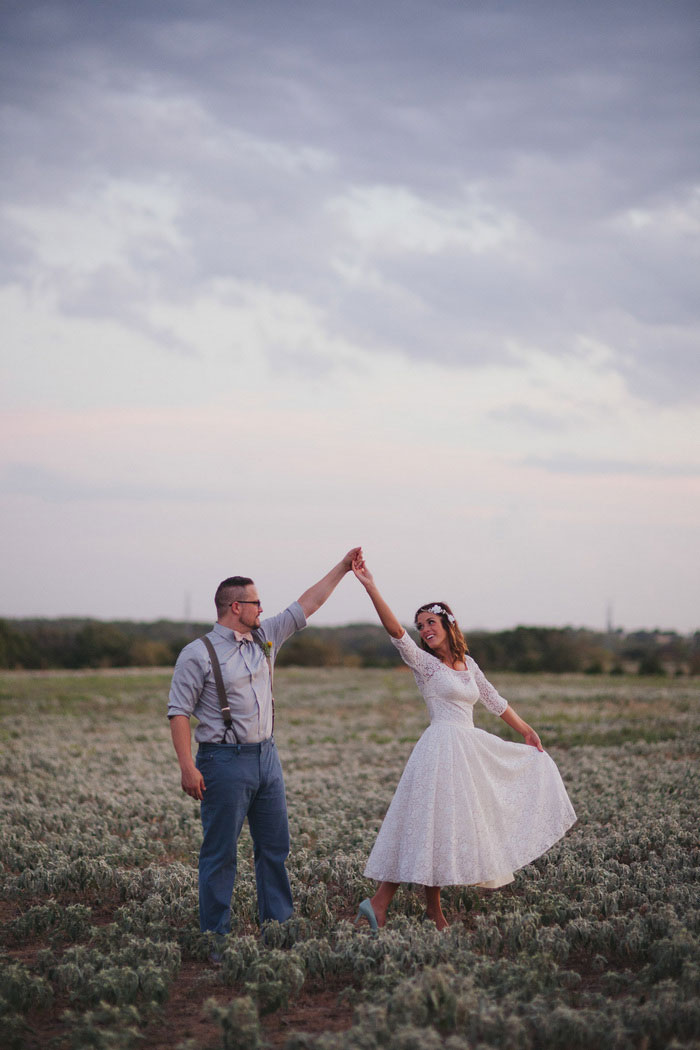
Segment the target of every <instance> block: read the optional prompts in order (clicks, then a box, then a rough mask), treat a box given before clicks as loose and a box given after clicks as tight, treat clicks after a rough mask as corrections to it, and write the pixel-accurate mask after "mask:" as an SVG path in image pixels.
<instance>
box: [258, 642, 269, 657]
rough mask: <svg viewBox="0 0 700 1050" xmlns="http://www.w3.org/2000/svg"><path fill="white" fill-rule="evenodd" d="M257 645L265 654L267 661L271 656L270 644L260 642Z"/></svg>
mask: <svg viewBox="0 0 700 1050" xmlns="http://www.w3.org/2000/svg"><path fill="white" fill-rule="evenodd" d="M259 645H260V648H261V649H262V651H263V653H264V654H265V659H266V660H269V659H270V657H271V656H272V642H260V643H259Z"/></svg>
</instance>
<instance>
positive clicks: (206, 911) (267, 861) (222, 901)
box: [168, 547, 361, 934]
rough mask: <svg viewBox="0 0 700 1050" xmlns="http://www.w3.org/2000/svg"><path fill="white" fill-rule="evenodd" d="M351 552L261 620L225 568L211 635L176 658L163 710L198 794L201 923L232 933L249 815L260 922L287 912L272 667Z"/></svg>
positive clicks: (348, 564) (187, 787) (251, 597)
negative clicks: (239, 851)
mask: <svg viewBox="0 0 700 1050" xmlns="http://www.w3.org/2000/svg"><path fill="white" fill-rule="evenodd" d="M358 556H359V557H361V548H360V547H355V548H353V550H351V551H348V553H347V554H346V555H345V557H344V558H343V559H342V560H341V561H340V562H338V564H337V565H336V566H334V568H332V569H331V570H330V572H329V573H327V574H326V575H325V576H324V577H323V579H321V580H319V581H318V583H315V584H314V585H313V586H312V587H309V589H308V590H307V591H304V593H303V594H302V595H301V597H300V598H299V599H298V600H297V601H295V602H292V604H291V605H290V606H288V608H286V609H285V610H284V612H281V613H278V614H277V616H272V617H270V618H269V619H266V620H262V621H261V619H260V616H261V614H262V611H263V609H262V602H261V601H260V597H259V595H258V590H257V588H256V586H255V584H254V582H253V581H252V580H251V579H250V578H249V577H247V576H229V577H228V578H227V579H225V580H223V582H222V583H220V584H219V586H218V588H217V591H216V595H215V597H214V601H215V604H216V614H217V619H216V624H215V625H214V628H213V630H211V631H210V632H209V634H208V635H206V639H207V640H208V644H207V641H205V639H202V638H198V639H196V640H195V641H194V642H190V644H189V645H186V646H185V648H184V649H183V650H182V652H181V653H180V655H179V656H178V658H177V662H176V664H175V670H174V673H173V679H172V685H171V688H170V698H169V703H168V718H169V719H170V730H171V734H172V738H173V745H174V747H175V751H176V753H177V757H178V761H179V763H180V770H181V774H182V780H181V783H182V790H183V791H184V792H185V793H186V794H188V795H190V796H191V797H192V798H194V799H198V800H199V801H200V802H201V803H202V805H201V816H202V828H203V831H204V838H203V841H202V848H201V850H200V854H199V919H200V927H201V929H202V930H203V931H204V930H213V931H214V932H215V933H218V934H225V933H229V932H230V929H231V896H232V894H233V886H234V882H235V878H236V846H237V843H238V837H239V835H240V833H241V828H242V827H243V821H244V820H245V818H246V817H247V818H248V824H249V826H250V833H251V836H252V839H253V855H254V858H255V880H256V884H257V891H258V911H259V915H260V922H261V923H263V922H266V921H267V920H269V919H277V920H278V921H279V922H283V921H284V920H285V919H288V918H289V916H290V915H291V914H292V911H293V903H292V893H291V888H290V885H289V878H288V875H287V869H286V867H285V861H286V859H287V856H288V855H289V826H288V823H287V803H286V799H285V794H284V780H283V778H282V767H281V765H280V760H279V756H278V754H277V748H276V747H275V741H274V737H273V735H272V731H273V723H274V700H273V697H272V668H273V665H274V661H275V658H276V656H277V651H278V649H279V648H280V646H281V645H282V644H283V642H285V641H286V640H287V638H289V637H291V635H293V634H294V633H295V632H296V631H300V630H301V629H302V627H305V626H306V620H307V618H308V617H309V616H311V615H312V614H313V613H315V612H316V610H317V609H319V608H320V607H321V606H322V605H323V603H324V602H325V601H326V599H327V598H328V597H329V596H330V595H331V594H332V592H333V591H334V590H335V588H336V587H337V585H338V583H340V581H341V579H342V578H343V576H345V574H346V573H347V572H349V571H350V570H351V568H352V562H353V559H354V558H356V557H358ZM210 647H211V648H210ZM217 664H218V665H219V666H218V667H217ZM219 670H220V685H219V687H218V688H217V681H216V678H217V673H218V671H219ZM191 715H194V716H195V717H196V718H197V719H198V720H199V724H198V726H197V727H196V729H195V739H196V740H197V742H198V744H199V749H198V752H197V760H196V762H194V761H193V759H192V747H191V742H190V716H191Z"/></svg>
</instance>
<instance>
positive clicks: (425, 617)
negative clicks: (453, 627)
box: [416, 612, 447, 649]
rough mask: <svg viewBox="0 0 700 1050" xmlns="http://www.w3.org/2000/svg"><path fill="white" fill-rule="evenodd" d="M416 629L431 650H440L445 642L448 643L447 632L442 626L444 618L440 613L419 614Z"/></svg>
mask: <svg viewBox="0 0 700 1050" xmlns="http://www.w3.org/2000/svg"><path fill="white" fill-rule="evenodd" d="M416 628H417V629H418V633H419V635H420V636H421V638H422V639H423V641H424V642H425V643H426V645H429V646H430V648H431V649H438V648H439V647H440V646H441V645H442V643H443V642H446V641H447V631H446V630H445V628H444V627H443V626H442V618H441V617H440V614H439V613H432V612H420V613H418V616H417V617H416Z"/></svg>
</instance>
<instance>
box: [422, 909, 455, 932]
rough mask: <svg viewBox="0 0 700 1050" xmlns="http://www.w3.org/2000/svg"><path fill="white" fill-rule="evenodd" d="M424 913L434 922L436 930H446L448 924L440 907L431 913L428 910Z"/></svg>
mask: <svg viewBox="0 0 700 1050" xmlns="http://www.w3.org/2000/svg"><path fill="white" fill-rule="evenodd" d="M426 915H427V917H428V918H429V919H430V921H431V922H434V923H435V925H436V926H437V928H438V930H446V929H447V928H448V927H449V925H450V924H449V922H448V921H447V919H446V918H445V916H444V915H443V914H442V909H440V911H439V912H437V913H435V912H433V913H432V914H431V912H430V911H427V912H426Z"/></svg>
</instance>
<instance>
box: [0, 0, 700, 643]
mask: <svg viewBox="0 0 700 1050" xmlns="http://www.w3.org/2000/svg"><path fill="white" fill-rule="evenodd" d="M0 41H1V44H0V46H1V48H2V55H0V69H1V71H2V72H0V102H1V105H2V109H1V117H2V124H1V127H0V134H1V135H2V142H3V151H2V153H3V158H4V159H3V160H2V169H1V173H0V175H1V179H2V196H1V200H0V252H1V257H0V313H1V323H2V341H1V345H2V373H1V380H2V382H1V388H2V389H1V392H0V399H1V404H2V410H3V411H2V442H1V448H0V457H1V458H0V493H1V498H2V529H3V536H4V543H3V549H4V557H3V563H4V564H3V569H2V599H1V601H0V614H2V615H6V616H31V615H46V616H54V615H94V616H99V617H103V618H117V617H128V618H135V619H151V618H156V617H168V618H175V619H180V618H182V617H183V615H185V614H186V613H187V615H190V616H192V617H195V618H197V619H205V620H206V619H209V618H210V617H211V615H212V609H213V606H212V594H213V591H214V589H215V587H216V584H217V583H218V582H219V580H220V579H222V578H223V577H224V576H227V575H229V574H231V573H237V572H238V573H246V574H249V575H252V576H254V577H255V579H256V581H257V582H258V585H259V588H260V591H261V594H262V597H263V599H264V602H265V609H266V612H270V613H271V612H275V611H277V610H278V609H279V608H281V607H283V606H284V605H286V604H287V603H288V602H289V601H290V600H291V599H293V598H295V597H296V596H297V595H298V594H299V593H300V592H301V591H302V590H303V589H305V587H306V586H307V585H309V584H310V583H312V582H313V581H314V580H315V579H317V578H318V577H319V576H321V575H322V574H323V573H324V572H325V571H326V570H327V569H328V568H330V566H331V565H332V564H333V563H334V562H336V561H337V560H338V559H339V557H340V556H341V555H342V554H343V553H344V552H345V551H346V550H347V549H348V548H349V547H351V546H353V545H354V544H356V543H362V544H363V546H364V549H365V553H366V556H367V560H368V563H369V564H370V566H371V567H372V568H373V569H374V571H375V574H376V576H377V579H378V582H379V583H380V584H381V585H382V586H383V589H384V592H385V594H386V597H387V598H388V600H389V601H390V602H391V603H392V604H393V605H394V607H395V609H396V611H397V613H398V614H399V616H400V617H401V618H402V619H403V620H404V621H405V622H406V621H409V620H410V618H411V616H412V614H413V610H414V609H415V607H416V606H417V605H418V604H420V603H422V602H425V601H429V600H433V599H444V600H447V601H449V602H451V604H452V605H453V606H454V608H455V610H456V611H457V613H458V616H459V618H460V621H461V622H462V624H463V626H465V627H476V626H484V627H491V628H498V627H505V626H511V625H515V624H517V623H526V624H535V623H537V624H550V625H561V624H574V625H589V626H594V627H601V626H603V625H604V623H605V619H606V612H607V609H608V606H609V605H610V606H611V608H612V615H613V618H614V621H615V623H616V624H618V625H620V626H624V627H626V628H634V627H640V626H647V627H654V626H657V625H658V626H662V627H670V628H675V629H677V630H681V631H690V630H694V629H696V628H698V627H699V626H700V622H699V621H700V617H699V616H698V598H697V595H698V594H700V571H699V569H698V566H699V565H700V559H699V558H698V525H699V524H700V447H699V446H700V442H699V440H698V402H699V401H700V296H699V295H698V273H699V268H698V262H699V256H700V249H699V243H700V241H699V235H700V168H699V164H698V161H699V153H700V151H699V149H698V138H699V135H698V132H699V129H700V91H699V90H698V89H699V87H700V83H699V81H700V77H699V76H698V69H700V62H699V58H700V32H699V24H698V19H697V5H696V0H673V2H672V3H669V2H667V0H658V2H653V3H651V2H648V0H639V2H637V3H636V4H629V3H628V2H627V0H625V2H624V3H620V2H617V0H588V2H586V3H585V4H583V3H581V2H580V0H557V2H556V3H554V2H552V0H546V2H545V0H533V2H527V3H526V2H522V0H498V2H489V0H474V2H471V0H387V2H381V0H371V2H367V0H353V2H347V0H342V2H341V0H249V2H243V0H196V2H195V0H190V2H185V0H169V2H167V3H163V2H162V0H120V2H119V3H108V2H98V0H51V2H46V3H37V2H33V0H3V3H2V6H1V7H0ZM372 618H373V612H372V610H371V608H370V607H369V604H368V602H367V598H366V596H365V594H364V592H363V591H362V589H361V588H360V587H359V585H358V584H357V583H356V581H355V580H354V579H347V580H344V581H343V583H342V584H341V586H340V588H339V589H338V591H337V592H336V594H335V595H334V596H333V598H332V599H331V600H330V601H329V603H328V604H327V605H326V606H325V607H324V609H323V610H322V611H321V612H320V613H319V614H318V616H317V618H316V622H317V623H324V622H325V623H342V622H347V621H350V620H362V619H369V620H371V619H372Z"/></svg>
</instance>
